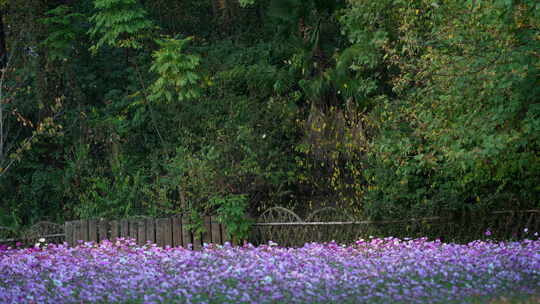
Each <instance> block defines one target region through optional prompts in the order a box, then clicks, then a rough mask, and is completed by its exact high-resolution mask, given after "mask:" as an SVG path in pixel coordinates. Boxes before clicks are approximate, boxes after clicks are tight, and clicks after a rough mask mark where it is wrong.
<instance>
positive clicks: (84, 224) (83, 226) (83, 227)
mask: <svg viewBox="0 0 540 304" xmlns="http://www.w3.org/2000/svg"><path fill="white" fill-rule="evenodd" d="M80 233H81V234H80V236H79V238H80V239H81V240H83V241H85V242H86V241H88V220H81V230H80Z"/></svg>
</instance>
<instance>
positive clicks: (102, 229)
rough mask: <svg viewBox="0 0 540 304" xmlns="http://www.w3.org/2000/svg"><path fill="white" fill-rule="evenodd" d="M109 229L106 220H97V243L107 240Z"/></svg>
mask: <svg viewBox="0 0 540 304" xmlns="http://www.w3.org/2000/svg"><path fill="white" fill-rule="evenodd" d="M108 235H109V227H108V222H107V220H105V219H103V218H102V219H99V223H98V238H99V241H100V242H101V241H104V240H107V239H108V238H109V237H108Z"/></svg>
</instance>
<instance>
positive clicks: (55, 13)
mask: <svg viewBox="0 0 540 304" xmlns="http://www.w3.org/2000/svg"><path fill="white" fill-rule="evenodd" d="M83 18H84V16H83V14H81V13H78V12H73V9H72V8H71V7H69V6H67V5H59V6H57V7H56V8H54V9H52V10H50V11H48V12H47V13H46V17H45V18H43V19H41V20H40V22H41V23H42V24H44V25H46V26H48V27H49V30H48V36H47V38H46V39H45V40H44V41H43V42H42V44H43V45H44V46H45V47H46V48H47V49H48V51H49V54H48V55H49V58H50V59H51V60H67V59H68V58H69V56H70V55H71V54H72V51H73V50H74V48H73V42H74V41H76V40H77V38H78V37H80V36H81V35H82V34H83V31H82V30H81V23H82V21H83V20H84V19H83Z"/></svg>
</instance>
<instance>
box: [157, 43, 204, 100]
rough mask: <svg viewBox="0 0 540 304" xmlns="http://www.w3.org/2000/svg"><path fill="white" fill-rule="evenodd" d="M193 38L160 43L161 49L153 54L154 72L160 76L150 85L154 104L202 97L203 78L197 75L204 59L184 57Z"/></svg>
mask: <svg viewBox="0 0 540 304" xmlns="http://www.w3.org/2000/svg"><path fill="white" fill-rule="evenodd" d="M190 40H191V38H185V39H174V38H165V39H162V40H158V41H157V43H158V44H159V46H160V49H159V50H157V51H155V52H154V53H153V54H152V57H153V58H154V62H153V63H152V66H151V67H150V71H152V72H155V73H157V74H158V75H159V76H158V78H157V79H156V81H155V82H154V83H153V84H152V85H151V86H150V92H151V94H150V96H149V99H150V100H151V101H159V100H165V101H166V102H172V101H174V100H179V101H183V100H190V99H196V98H198V97H200V95H201V92H200V84H199V83H200V81H201V76H200V75H199V74H198V73H197V67H198V66H199V64H200V61H201V59H200V57H199V56H197V55H190V54H184V53H183V50H184V49H185V46H186V44H187V43H188V42H189V41H190Z"/></svg>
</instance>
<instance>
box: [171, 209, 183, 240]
mask: <svg viewBox="0 0 540 304" xmlns="http://www.w3.org/2000/svg"><path fill="white" fill-rule="evenodd" d="M172 234H173V246H174V247H179V246H182V218H181V217H180V216H175V217H173V218H172Z"/></svg>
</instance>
